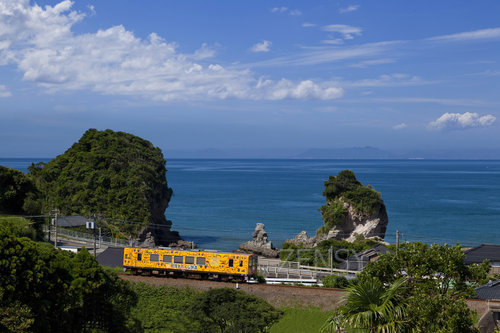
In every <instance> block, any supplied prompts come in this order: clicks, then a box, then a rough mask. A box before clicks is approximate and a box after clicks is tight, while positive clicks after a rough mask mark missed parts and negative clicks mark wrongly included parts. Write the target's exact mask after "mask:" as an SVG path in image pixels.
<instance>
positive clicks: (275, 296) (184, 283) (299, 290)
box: [119, 274, 345, 310]
mask: <svg viewBox="0 0 500 333" xmlns="http://www.w3.org/2000/svg"><path fill="white" fill-rule="evenodd" d="M119 276H120V278H122V279H124V280H128V281H133V282H144V283H149V284H154V285H158V286H162V285H166V286H174V287H190V288H193V289H197V290H208V289H212V288H236V283H232V282H216V281H206V280H205V281H199V280H192V279H174V278H166V277H154V276H134V275H129V274H119ZM238 286H239V289H240V290H243V291H245V292H247V293H249V294H252V295H255V296H258V297H261V298H264V299H265V300H266V301H268V302H269V303H270V304H272V305H274V306H277V307H281V306H293V305H295V304H297V305H301V306H308V305H311V306H317V307H319V308H321V309H322V310H331V309H333V308H335V307H337V306H338V305H340V303H341V302H342V297H343V295H345V291H343V290H341V289H332V288H317V287H300V286H286V285H267V284H246V283H240V284H238Z"/></svg>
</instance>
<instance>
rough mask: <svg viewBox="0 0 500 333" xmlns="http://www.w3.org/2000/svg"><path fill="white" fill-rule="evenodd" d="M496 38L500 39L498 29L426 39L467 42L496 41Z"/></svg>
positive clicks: (499, 29) (499, 30)
mask: <svg viewBox="0 0 500 333" xmlns="http://www.w3.org/2000/svg"><path fill="white" fill-rule="evenodd" d="M497 38H500V28H490V29H481V30H473V31H467V32H460V33H456V34H450V35H443V36H436V37H431V38H428V39H429V40H437V41H468V40H479V39H497Z"/></svg>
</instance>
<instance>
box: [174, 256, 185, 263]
mask: <svg viewBox="0 0 500 333" xmlns="http://www.w3.org/2000/svg"><path fill="white" fill-rule="evenodd" d="M174 263H176V264H182V263H184V256H174Z"/></svg>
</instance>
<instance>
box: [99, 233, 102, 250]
mask: <svg viewBox="0 0 500 333" xmlns="http://www.w3.org/2000/svg"><path fill="white" fill-rule="evenodd" d="M101 239H102V236H101V228H99V249H100V248H101Z"/></svg>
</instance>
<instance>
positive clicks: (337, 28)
mask: <svg viewBox="0 0 500 333" xmlns="http://www.w3.org/2000/svg"><path fill="white" fill-rule="evenodd" d="M321 30H323V31H328V32H333V33H337V34H340V35H342V38H344V39H353V38H354V36H361V32H362V31H363V30H362V29H361V28H358V27H352V26H349V25H345V24H330V25H326V26H324V27H322V28H321Z"/></svg>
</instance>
